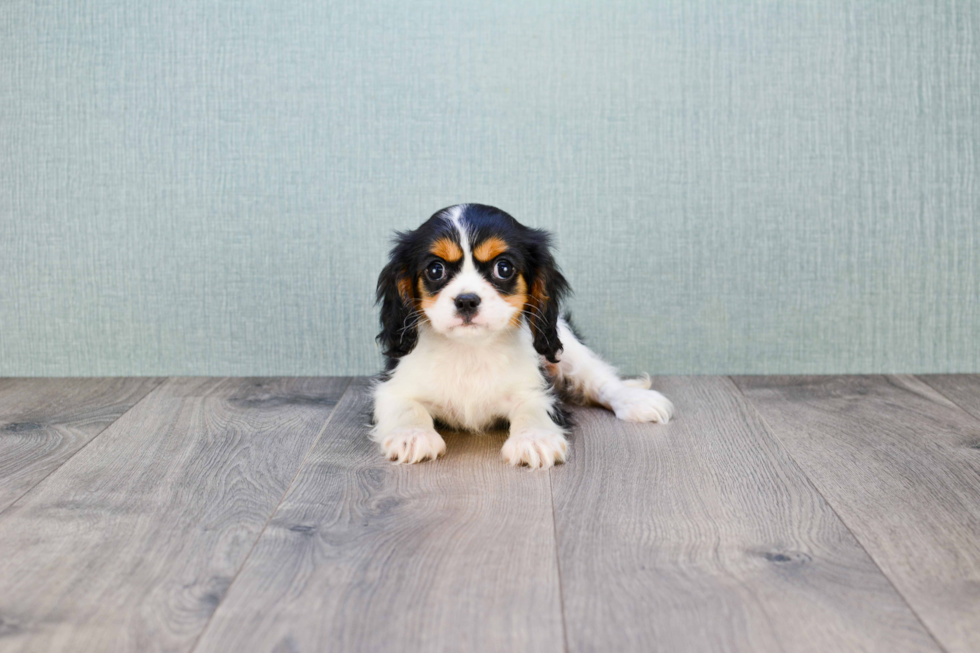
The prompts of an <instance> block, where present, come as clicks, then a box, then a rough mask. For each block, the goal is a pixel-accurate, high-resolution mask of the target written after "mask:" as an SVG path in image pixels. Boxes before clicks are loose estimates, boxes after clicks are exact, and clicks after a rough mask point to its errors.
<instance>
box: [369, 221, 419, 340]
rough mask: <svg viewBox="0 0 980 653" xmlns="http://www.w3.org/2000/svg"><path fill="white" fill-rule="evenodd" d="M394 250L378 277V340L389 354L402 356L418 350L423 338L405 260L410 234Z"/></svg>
mask: <svg viewBox="0 0 980 653" xmlns="http://www.w3.org/2000/svg"><path fill="white" fill-rule="evenodd" d="M399 240H400V241H401V242H399V243H398V244H397V245H396V246H395V247H394V249H392V250H391V260H390V261H389V262H388V265H386V266H385V267H384V269H383V270H381V276H379V277H378V288H377V302H378V303H379V304H381V332H380V333H379V334H378V337H377V341H378V343H379V344H380V345H381V349H382V351H383V353H384V355H385V356H388V357H389V358H401V357H402V356H405V355H406V354H408V353H410V352H411V351H412V350H413V349H415V344H416V343H417V342H418V339H419V332H418V326H417V317H418V316H417V315H416V308H415V296H414V289H413V288H412V280H411V278H410V276H409V273H408V270H407V269H406V265H405V263H404V260H405V252H404V251H403V250H404V249H405V241H406V236H405V235H404V234H399Z"/></svg>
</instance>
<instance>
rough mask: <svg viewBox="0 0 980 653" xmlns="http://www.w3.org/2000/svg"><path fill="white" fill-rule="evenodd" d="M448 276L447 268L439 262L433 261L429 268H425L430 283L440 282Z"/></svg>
mask: <svg viewBox="0 0 980 653" xmlns="http://www.w3.org/2000/svg"><path fill="white" fill-rule="evenodd" d="M444 276H446V266H445V265H443V264H442V263H440V262H439V261H432V263H429V267H427V268H425V278H426V279H428V280H429V281H439V280H440V279H442V278H443V277H444Z"/></svg>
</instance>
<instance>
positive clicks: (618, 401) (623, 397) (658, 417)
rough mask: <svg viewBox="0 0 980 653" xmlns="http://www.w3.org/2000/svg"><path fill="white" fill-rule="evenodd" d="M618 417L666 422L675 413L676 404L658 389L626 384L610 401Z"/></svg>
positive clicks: (633, 420)
mask: <svg viewBox="0 0 980 653" xmlns="http://www.w3.org/2000/svg"><path fill="white" fill-rule="evenodd" d="M609 405H610V407H611V408H612V409H613V412H614V413H616V417H618V418H619V419H621V420H624V421H627V422H660V423H662V424H666V423H667V422H669V421H670V418H671V416H672V415H673V414H674V404H672V403H670V399H668V398H667V397H665V396H663V395H662V394H660V393H659V392H657V391H656V390H645V389H642V388H630V387H627V386H624V387H623V388H620V389H619V391H618V392H616V394H615V396H613V398H612V399H611V400H610V402H609Z"/></svg>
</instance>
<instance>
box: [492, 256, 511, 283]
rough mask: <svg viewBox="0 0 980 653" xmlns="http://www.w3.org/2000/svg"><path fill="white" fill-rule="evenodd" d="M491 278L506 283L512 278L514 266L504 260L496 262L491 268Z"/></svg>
mask: <svg viewBox="0 0 980 653" xmlns="http://www.w3.org/2000/svg"><path fill="white" fill-rule="evenodd" d="M493 276H495V277H497V278H498V279H500V280H501V281H506V280H507V279H510V278H511V277H512V276H514V264H513V263H511V262H510V261H508V260H507V259H505V258H502V259H500V260H499V261H497V263H496V265H494V266H493Z"/></svg>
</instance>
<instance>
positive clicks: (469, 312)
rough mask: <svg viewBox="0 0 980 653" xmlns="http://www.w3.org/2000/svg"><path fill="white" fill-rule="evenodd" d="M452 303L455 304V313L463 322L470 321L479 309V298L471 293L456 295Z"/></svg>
mask: <svg viewBox="0 0 980 653" xmlns="http://www.w3.org/2000/svg"><path fill="white" fill-rule="evenodd" d="M453 302H454V303H455V304H456V312H457V313H459V316H460V317H461V318H463V320H464V321H465V322H469V321H470V320H472V319H473V316H474V315H476V312H477V311H478V310H479V308H480V296H479V295H477V294H476V293H472V292H468V293H463V294H462V295H456V299H454V300H453Z"/></svg>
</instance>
